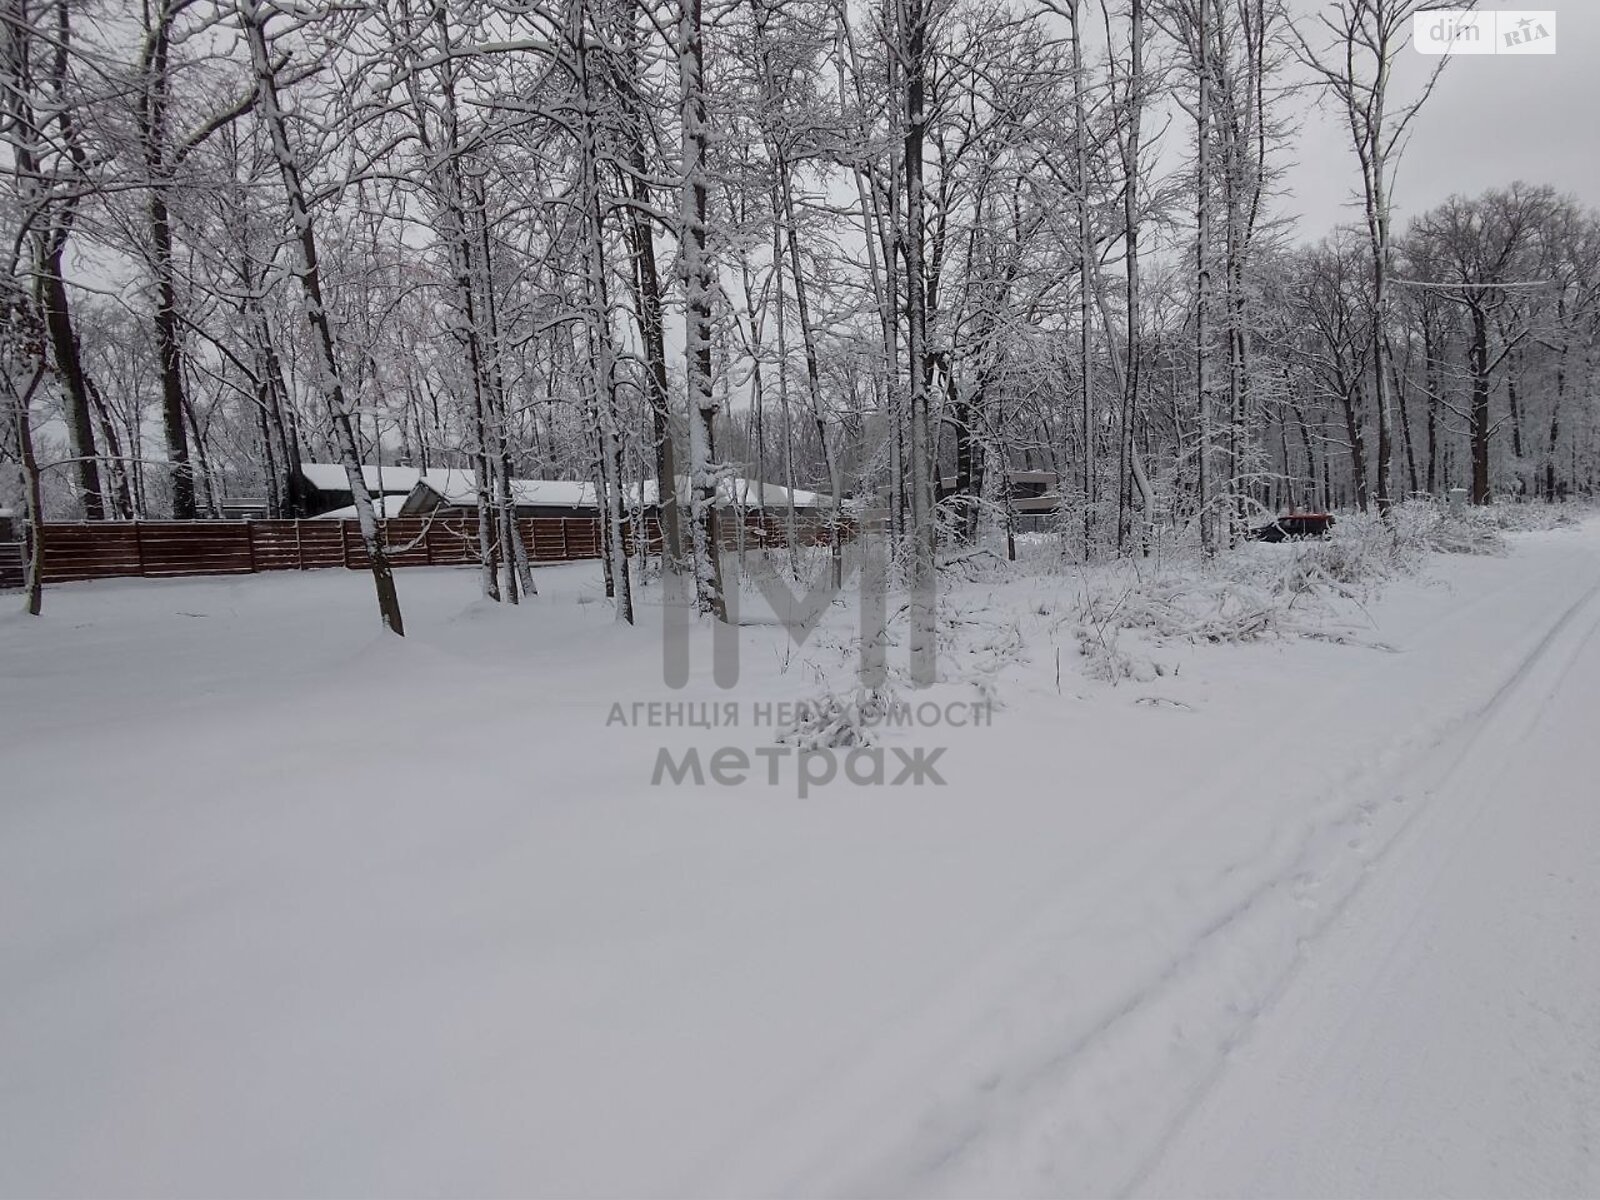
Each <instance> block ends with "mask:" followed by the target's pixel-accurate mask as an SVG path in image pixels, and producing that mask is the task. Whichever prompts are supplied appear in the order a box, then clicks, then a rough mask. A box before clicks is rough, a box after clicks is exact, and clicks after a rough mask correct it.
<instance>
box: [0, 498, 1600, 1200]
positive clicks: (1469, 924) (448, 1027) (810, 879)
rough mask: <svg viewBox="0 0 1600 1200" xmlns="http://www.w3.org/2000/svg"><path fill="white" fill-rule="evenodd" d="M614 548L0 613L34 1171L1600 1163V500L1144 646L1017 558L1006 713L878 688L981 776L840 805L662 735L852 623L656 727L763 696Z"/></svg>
mask: <svg viewBox="0 0 1600 1200" xmlns="http://www.w3.org/2000/svg"><path fill="white" fill-rule="evenodd" d="M595 574H596V568H595V567H594V566H593V565H592V564H587V565H581V566H574V567H562V568H553V569H548V570H545V571H542V572H541V573H540V576H539V579H540V584H541V589H542V592H543V594H542V595H541V597H539V598H538V599H537V600H535V601H534V602H533V603H531V604H529V605H527V606H525V607H524V608H523V609H521V610H496V609H493V608H490V607H488V606H486V605H484V604H482V603H480V602H475V601H472V600H471V596H472V593H473V588H474V586H475V580H474V576H473V574H472V573H471V572H469V571H452V570H437V571H431V570H430V571H424V570H414V571H407V572H405V573H403V574H402V575H401V576H400V579H399V583H400V587H401V595H402V601H403V603H404V605H405V610H406V617H407V628H408V630H410V631H411V632H412V636H411V637H408V638H407V639H406V640H405V641H404V642H403V643H401V642H398V641H396V640H394V639H386V638H384V637H382V636H381V635H380V634H378V633H377V632H376V631H375V626H376V620H375V617H374V613H373V611H372V601H371V596H370V585H369V583H368V581H366V580H365V579H364V578H363V577H362V576H360V575H358V574H355V573H347V572H316V573H308V574H304V575H265V576H258V577H251V578H245V579H227V580H204V581H173V582H148V581H138V582H135V581H130V582H126V583H99V584H84V585H73V586H69V587H62V588H57V589H54V590H53V591H52V592H51V593H50V595H49V597H48V605H49V611H48V615H47V616H46V617H45V618H44V619H43V620H42V621H38V622H35V621H29V620H28V619H26V618H23V617H20V616H7V617H5V618H3V619H0V762H3V772H4V773H3V779H4V798H3V800H0V1143H3V1147H4V1148H3V1150H0V1194H5V1195H24V1194H95V1193H102V1194H103V1193H115V1194H119V1195H136V1194H137V1195H143V1194H162V1195H262V1194H283V1195H380V1194H381V1195H436V1194H476V1195H497V1194H508V1195H509V1194H517V1195H525V1194H537V1195H564V1194H585V1195H624V1194H671V1195H679V1194H707V1193H713V1194H727V1195H740V1194H818V1193H822V1194H919V1195H921V1194H948V1195H957V1194H960V1195H972V1194H1052V1195H1063V1194H1105V1193H1112V1192H1122V1191H1127V1190H1150V1191H1155V1192H1161V1193H1186V1192H1189V1191H1216V1192H1220V1193H1229V1192H1234V1191H1260V1192H1263V1193H1265V1194H1271V1193H1274V1192H1310V1191H1328V1192H1332V1193H1337V1192H1341V1191H1363V1192H1365V1191H1373V1192H1383V1191H1391V1192H1405V1191H1418V1190H1426V1191H1433V1192H1456V1193H1483V1192H1494V1191H1505V1192H1532V1191H1537V1192H1542V1193H1556V1192H1572V1193H1575V1194H1577V1193H1582V1192H1584V1191H1589V1192H1592V1191H1593V1190H1594V1187H1595V1175H1594V1174H1593V1171H1594V1160H1593V1155H1594V1154H1595V1153H1596V1152H1597V1151H1596V1147H1597V1146H1600V1136H1597V1135H1596V1124H1597V1116H1596V1114H1597V1113H1600V1106H1597V1105H1596V1103H1595V1097H1596V1086H1597V1084H1596V1081H1597V1080H1600V1064H1597V1063H1596V1046H1597V1044H1600V1043H1597V1039H1596V1032H1595V1031H1596V1026H1597V1021H1600V1015H1597V1013H1596V1010H1595V1008H1594V1000H1593V997H1594V996H1595V995H1596V994H1597V992H1596V989H1595V987H1594V984H1595V983H1596V975H1595V971H1596V966H1595V963H1596V952H1595V949H1594V947H1593V946H1592V944H1590V943H1589V942H1588V941H1587V936H1588V929H1589V928H1590V926H1591V925H1592V924H1593V918H1594V916H1595V915H1596V911H1595V910H1596V901H1597V895H1596V891H1595V884H1594V881H1593V880H1592V878H1590V877H1589V876H1588V875H1587V874H1586V873H1585V866H1586V863H1587V861H1588V859H1587V857H1586V849H1587V848H1592V846H1593V845H1595V844H1597V838H1596V835H1597V834H1600V828H1597V826H1600V806H1596V805H1594V804H1593V803H1592V802H1588V801H1590V797H1591V793H1592V792H1593V790H1594V789H1593V787H1592V783H1591V780H1592V777H1593V770H1594V767H1593V763H1594V757H1593V749H1592V746H1593V739H1592V733H1590V734H1589V735H1587V736H1586V735H1585V733H1584V731H1585V729H1587V730H1590V731H1592V729H1593V728H1595V720H1596V718H1597V717H1600V694H1597V692H1596V690H1595V687H1594V684H1593V680H1594V679H1595V678H1596V675H1595V672H1594V670H1592V669H1590V668H1591V667H1600V662H1597V661H1596V652H1595V650H1594V649H1593V646H1592V643H1590V642H1588V641H1586V640H1585V639H1586V638H1587V636H1588V634H1589V633H1590V632H1592V631H1593V630H1594V628H1595V627H1596V624H1597V621H1600V601H1597V600H1596V599H1595V592H1594V589H1595V587H1596V585H1597V584H1600V526H1596V525H1594V524H1591V525H1589V526H1586V527H1584V528H1583V529H1581V530H1579V531H1577V532H1570V531H1562V532H1553V533H1545V534H1525V535H1519V536H1518V537H1517V538H1516V539H1515V543H1514V553H1513V554H1512V555H1511V556H1510V557H1508V558H1467V557H1462V558H1440V559H1435V560H1434V561H1433V562H1432V563H1431V564H1430V567H1429V570H1428V572H1427V574H1426V575H1425V576H1423V577H1421V578H1416V579H1406V580H1401V581H1399V582H1396V583H1394V584H1393V585H1391V586H1390V587H1389V588H1388V589H1387V591H1386V592H1385V593H1384V594H1383V596H1382V597H1381V598H1380V599H1378V600H1376V601H1375V602H1373V603H1370V604H1369V605H1368V606H1367V607H1366V608H1365V609H1364V610H1358V609H1355V608H1354V607H1352V608H1351V609H1350V610H1349V611H1347V612H1346V613H1344V614H1343V617H1342V619H1344V620H1346V621H1349V622H1355V623H1356V624H1355V625H1354V626H1352V631H1351V632H1352V638H1353V641H1354V643H1355V644H1347V645H1335V644H1331V643H1329V642H1325V641H1298V640H1297V641H1266V642H1261V643H1256V644H1249V645H1234V646H1211V645H1191V644H1189V643H1187V642H1181V641H1180V642H1169V643H1167V644H1165V645H1159V646H1145V647H1143V648H1142V652H1143V653H1145V654H1147V655H1148V656H1150V658H1151V659H1153V660H1154V661H1157V662H1159V663H1160V664H1161V667H1162V673H1161V674H1160V675H1159V676H1156V677H1154V678H1151V679H1149V681H1148V682H1139V681H1138V680H1127V681H1124V682H1123V683H1121V684H1120V685H1118V686H1111V685H1109V684H1106V683H1102V682H1096V681H1094V680H1091V679H1089V678H1086V677H1085V675H1084V673H1083V666H1084V660H1082V659H1081V658H1080V657H1079V655H1078V651H1077V643H1076V640H1075V638H1074V637H1073V634H1072V628H1073V613H1074V610H1075V595H1076V590H1077V588H1078V586H1079V585H1078V584H1077V583H1076V582H1075V581H1074V580H1072V579H1064V580H1063V579H1058V578H1055V579H1053V578H1049V577H1043V576H1041V577H1023V578H1018V579H1015V580H1012V581H1007V582H990V581H981V582H974V583H969V584H966V585H964V586H963V587H961V588H960V589H959V590H958V591H956V592H955V594H953V595H951V596H948V597H947V598H946V603H947V612H948V613H949V614H950V615H951V616H952V617H953V618H954V619H953V622H952V628H953V630H954V635H953V640H952V642H951V644H950V645H949V646H948V647H947V654H946V657H945V662H944V666H945V668H946V671H947V674H948V675H949V676H951V677H952V681H950V682H946V683H943V684H941V685H939V687H937V688H935V689H933V691H932V693H930V695H931V696H932V697H933V698H934V699H936V700H937V701H938V702H939V703H940V704H944V705H950V704H960V703H968V702H972V701H979V702H981V701H983V700H985V699H988V698H991V697H992V698H993V700H994V703H995V709H994V713H993V719H992V723H989V724H985V725H982V726H980V727H976V728H974V727H970V726H969V727H963V728H959V729H952V728H946V727H935V728H917V729H903V728H902V729H893V730H885V731H880V737H881V740H882V742H883V744H884V745H885V746H886V747H890V748H892V747H896V746H899V747H902V748H911V747H921V748H924V749H938V748H943V749H944V753H943V755H942V756H941V757H940V759H939V771H940V774H941V775H942V777H943V778H944V779H945V780H946V781H947V783H946V785H945V786H922V787H899V788H897V787H892V786H884V787H858V786H853V785H851V784H849V783H847V782H835V783H834V784H832V785H829V786H828V787H825V788H822V789H819V790H815V791H813V792H812V793H811V794H810V795H809V796H807V797H806V798H805V799H804V800H802V799H800V798H799V797H798V796H797V794H796V789H795V787H794V784H793V782H792V780H791V779H789V778H787V777H786V778H785V779H784V780H783V781H782V782H780V784H779V785H778V786H776V787H769V786H767V785H766V783H765V781H764V780H759V779H758V780H753V781H751V782H747V783H746V784H744V785H742V786H737V787H724V786H719V785H716V784H713V783H707V784H706V785H705V786H702V787H693V786H653V785H652V783H651V777H652V772H653V769H654V766H655V763H656V759H657V755H658V753H659V751H660V750H661V748H662V747H663V746H665V747H667V748H668V749H669V750H670V751H671V752H672V753H674V754H680V753H682V752H683V751H684V750H686V749H688V748H691V747H695V748H699V749H701V750H702V751H703V752H705V753H708V754H709V752H711V751H712V750H714V749H716V748H718V747H722V746H732V747H736V748H738V749H742V750H744V751H746V752H751V751H754V750H756V749H758V748H761V747H770V746H772V745H773V744H774V740H775V735H776V731H775V730H773V729H772V728H769V727H754V726H752V725H751V724H750V723H749V722H750V718H751V716H752V706H753V705H757V704H762V705H765V704H771V703H775V702H779V701H784V700H799V699H805V698H808V697H812V696H815V695H816V694H817V691H818V688H819V686H821V682H822V681H823V680H833V681H837V680H838V679H839V678H840V677H841V675H842V673H843V672H844V671H845V670H846V668H847V662H848V659H847V657H846V650H847V643H848V639H849V636H850V621H851V618H852V616H853V611H852V610H851V609H850V608H849V607H848V606H844V605H841V606H840V607H839V608H838V610H837V611H836V612H834V613H833V614H831V615H830V618H829V622H828V624H827V625H826V626H825V628H824V629H823V630H822V631H820V632H819V634H818V637H817V641H816V644H814V645H811V646H809V647H808V648H807V649H806V650H805V651H802V652H794V651H792V650H790V649H789V648H788V647H787V645H786V642H785V638H784V635H783V633H782V631H781V630H779V629H777V628H776V627H774V626H772V625H755V626H752V627H750V628H747V629H745V630H744V631H743V633H744V635H745V642H744V654H743V677H742V679H741V684H740V687H739V689H738V691H737V692H736V693H734V694H733V696H734V697H735V699H736V702H737V703H739V704H740V705H741V709H742V717H743V720H742V721H741V724H740V725H739V726H737V727H733V728H727V727H720V728H714V729H703V728H684V727H673V728H669V729H661V728H646V727H640V726H638V725H634V724H631V723H630V724H628V725H625V726H624V725H618V724H616V723H614V722H613V723H608V717H609V715H610V714H612V712H613V711H614V708H613V706H614V705H616V704H618V703H621V704H623V705H625V706H631V705H632V704H633V703H634V702H635V701H638V702H643V703H648V702H650V701H663V702H668V701H679V700H682V699H684V698H688V699H694V700H715V701H718V702H723V701H725V700H726V699H727V698H728V697H727V696H726V695H724V694H723V693H719V692H718V691H717V690H716V689H715V688H714V687H713V686H712V684H711V681H710V678H709V667H708V662H709V657H710V655H709V650H708V649H707V648H706V647H704V646H701V647H697V658H696V663H697V674H696V677H695V679H694V681H693V683H692V684H691V687H690V689H689V690H688V692H687V693H684V694H681V695H680V694H672V693H668V692H667V691H666V690H665V689H664V688H663V687H662V685H661V683H660V679H661V670H660V644H659V641H660V632H659V627H658V622H659V610H658V609H655V608H653V607H652V606H651V603H650V601H649V600H648V599H647V600H646V602H645V604H644V605H643V606H642V617H641V624H640V626H639V627H638V628H636V629H633V630H626V629H618V628H616V627H615V626H613V624H612V623H611V621H610V613H609V609H608V608H607V607H606V605H605V604H604V603H603V602H602V601H600V600H599V599H598V596H597V591H598V581H597V580H596V579H595V578H594V576H595ZM702 651H703V652H702ZM894 653H895V654H896V655H898V654H901V653H902V651H900V650H899V649H896V650H895V651H894ZM1579 655H1581V657H1575V656H1579ZM1572 662H1577V663H1578V664H1579V666H1580V667H1582V669H1574V670H1572V671H1563V670H1562V669H1561V668H1563V667H1564V665H1566V664H1568V663H1572ZM1585 664H1587V665H1585ZM909 698H910V699H912V700H917V699H921V697H920V696H917V695H915V694H911V695H910V696H909ZM1519 739H1520V740H1519ZM1524 788H1527V789H1537V793H1538V797H1539V800H1540V802H1539V803H1537V804H1519V805H1518V806H1517V807H1516V808H1515V809H1512V808H1511V805H1512V804H1513V803H1515V802H1516V801H1518V799H1519V798H1520V797H1521V796H1523V795H1524V794H1526V793H1525V792H1524V790H1523V789H1524ZM1397 958H1398V959H1400V960H1403V962H1404V964H1405V966H1404V968H1403V969H1399V968H1394V967H1392V966H1389V967H1385V966H1384V965H1383V964H1384V963H1386V962H1387V963H1391V964H1392V962H1393V961H1395V960H1396V959H1397ZM1372 960H1378V961H1377V962H1376V965H1374V961H1372ZM1462 992H1470V993H1471V995H1472V996H1473V1001H1472V1002H1471V1003H1469V1004H1457V1003H1456V1001H1457V999H1458V998H1459V995H1460V994H1461V993H1462ZM1496 1006H1498V1007H1496ZM1441 1009H1442V1010H1444V1011H1446V1012H1448V1013H1454V1014H1455V1016H1454V1018H1452V1019H1440V1011H1441ZM1497 1038H1498V1040H1497ZM1441 1064H1447V1065H1441ZM1563 1072H1565V1073H1564V1074H1563ZM1395 1081H1398V1082H1395ZM1474 1086H1476V1091H1473V1090H1472V1089H1473V1088H1474ZM1464 1089H1465V1091H1464ZM1464 1094H1465V1095H1470V1096H1472V1097H1473V1099H1472V1100H1471V1101H1470V1102H1466V1101H1461V1100H1460V1098H1461V1097H1462V1096H1463V1095H1464ZM1530 1122H1535V1123H1537V1124H1538V1128H1539V1129H1540V1130H1543V1132H1544V1134H1545V1135H1547V1140H1546V1141H1544V1142H1537V1141H1536V1142H1529V1141H1528V1138H1529V1137H1530V1135H1529V1134H1528V1132H1527V1128H1528V1125H1529V1123H1530ZM1563 1122H1565V1123H1564V1124H1563ZM1380 1134H1381V1136H1380ZM1374 1146H1378V1147H1381V1150H1382V1152H1381V1154H1379V1153H1369V1151H1372V1149H1373V1147H1374ZM1519 1146H1521V1147H1528V1146H1536V1147H1539V1148H1538V1149H1532V1150H1530V1149H1526V1148H1524V1149H1518V1147H1519ZM1463 1148H1465V1150H1464V1149H1463ZM1466 1150H1470V1151H1471V1152H1472V1155H1476V1156H1477V1157H1472V1156H1471V1155H1468V1157H1467V1159H1464V1160H1463V1159H1461V1158H1460V1156H1461V1155H1462V1154H1464V1153H1465V1152H1466ZM1451 1156H1455V1158H1454V1159H1451ZM1446 1159H1450V1161H1457V1160H1460V1161H1463V1162H1466V1163H1468V1164H1469V1165H1465V1166H1461V1167H1460V1168H1459V1169H1457V1170H1454V1171H1452V1170H1447V1169H1445V1167H1444V1166H1442V1165H1440V1164H1442V1163H1444V1162H1445V1161H1446ZM1471 1164H1477V1166H1476V1168H1474V1167H1473V1166H1472V1165H1471ZM1585 1172H1588V1173H1587V1174H1586V1173H1585Z"/></svg>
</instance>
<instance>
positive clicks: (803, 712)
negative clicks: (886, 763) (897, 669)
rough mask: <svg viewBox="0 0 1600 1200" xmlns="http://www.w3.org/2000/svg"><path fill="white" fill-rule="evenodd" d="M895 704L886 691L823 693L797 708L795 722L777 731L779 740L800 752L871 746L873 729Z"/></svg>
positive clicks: (868, 690)
mask: <svg viewBox="0 0 1600 1200" xmlns="http://www.w3.org/2000/svg"><path fill="white" fill-rule="evenodd" d="M891 703H892V697H891V695H890V694H889V693H888V692H886V691H880V690H875V689H868V688H862V689H859V690H857V691H855V692H853V693H843V694H841V693H837V692H821V693H818V694H817V695H816V696H813V697H811V698H810V699H808V700H804V701H801V702H800V704H799V705H798V717H797V719H796V721H795V723H794V724H793V725H791V726H788V727H786V728H784V729H781V730H779V731H778V739H777V740H778V741H779V742H780V743H782V744H784V745H786V746H793V747H794V748H795V749H797V750H831V749H837V748H839V747H843V746H870V745H872V744H873V738H872V729H873V727H875V726H877V725H880V724H882V722H883V719H884V717H885V716H886V715H887V714H888V712H889V705H890V704H891Z"/></svg>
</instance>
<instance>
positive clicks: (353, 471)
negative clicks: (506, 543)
mask: <svg viewBox="0 0 1600 1200" xmlns="http://www.w3.org/2000/svg"><path fill="white" fill-rule="evenodd" d="M238 13H239V23H240V26H241V27H242V28H243V30H244V35H245V40H246V42H247V43H248V44H249V47H250V63H251V68H252V70H253V72H254V74H255V81H256V100H257V104H258V108H259V112H260V115H261V120H262V122H263V123H264V124H265V126H266V129H267V133H268V136H269V138H270V140H271V143H272V154H273V158H274V159H275V161H276V163H277V167H278V174H279V176H280V177H281V179H282V180H283V190H284V192H285V194H286V195H287V197H288V200H289V217H290V222H291V224H292V225H293V228H294V233H295V246H296V250H297V251H298V255H297V260H296V262H295V265H294V268H293V270H294V275H295V277H296V278H297V279H298V280H299V283H300V289H301V292H302V294H303V297H304V300H305V310H306V320H307V323H308V324H309V325H310V329H311V335H312V338H311V340H312V342H313V347H312V351H313V354H314V355H315V356H316V357H315V362H314V366H315V368H316V371H317V380H318V383H319V385H320V390H321V392H322V396H323V400H324V402H325V403H326V404H327V407H328V416H329V419H330V421H331V423H332V425H333V434H334V441H335V444H336V445H337V447H338V450H339V457H340V459H341V460H342V462H343V463H344V469H345V475H346V477H347V478H348V479H349V482H350V495H351V498H352V499H353V500H354V501H355V509H356V520H357V523H358V524H359V526H360V528H361V543H362V547H363V548H364V549H365V551H366V554H367V560H368V562H369V563H370V565H371V568H372V582H373V587H374V589H375V590H376V592H377V597H378V615H379V618H380V619H381V620H382V622H383V626H384V628H385V629H388V630H389V631H390V632H391V633H393V634H395V635H396V636H402V637H403V636H404V635H405V622H404V620H403V618H402V617H401V614H400V597H399V595H398V594H397V593H396V591H395V586H394V571H393V568H391V567H390V565H389V556H388V554H387V552H386V550H385V548H384V544H383V539H382V537H381V536H380V534H379V532H378V522H377V517H376V515H375V514H374V512H373V509H372V495H371V493H370V492H369V491H368V490H367V484H366V480H365V478H364V477H363V474H362V470H361V457H360V454H359V452H358V451H357V449H356V437H355V429H354V427H353V426H352V424H351V420H350V409H349V406H348V405H347V404H346V402H345V391H344V379H343V376H342V374H341V372H340V367H339V356H338V352H337V349H336V347H335V345H334V338H333V327H332V325H331V324H330V323H329V320H328V312H327V309H326V307H325V306H324V304H323V297H322V276H321V268H320V265H319V260H318V258H317V238H316V229H315V226H314V225H313V224H312V220H311V211H310V208H309V206H308V204H307V200H306V192H305V187H304V185H303V184H302V182H301V179H300V168H299V164H298V163H297V162H296V160H295V157H294V152H293V150H292V149H291V148H290V146H289V134H288V128H287V124H286V122H285V120H284V115H283V108H282V106H281V105H280V103H279V100H278V82H277V73H276V68H275V67H274V65H273V62H272V57H271V53H270V51H269V49H268V46H267V32H266V20H267V13H266V10H265V9H264V7H263V6H262V4H261V3H260V0H238Z"/></svg>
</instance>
